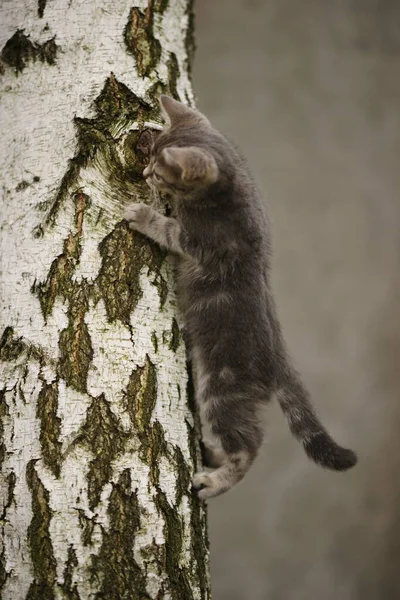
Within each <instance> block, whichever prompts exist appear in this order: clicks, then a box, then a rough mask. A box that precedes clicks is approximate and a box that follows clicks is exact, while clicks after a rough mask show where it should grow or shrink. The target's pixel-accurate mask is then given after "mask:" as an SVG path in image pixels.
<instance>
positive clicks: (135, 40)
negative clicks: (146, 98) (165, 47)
mask: <svg viewBox="0 0 400 600" xmlns="http://www.w3.org/2000/svg"><path fill="white" fill-rule="evenodd" d="M153 11H154V7H153V1H152V0H149V3H148V6H147V8H146V10H145V12H143V11H141V10H140V9H139V8H137V7H134V8H132V9H131V12H130V14H129V19H128V23H127V24H126V27H125V32H124V39H125V46H126V49H127V50H128V52H130V53H131V54H133V56H134V57H135V60H136V67H137V72H138V74H139V76H140V77H144V76H148V75H150V74H151V73H152V72H153V70H154V69H155V67H156V66H157V64H158V62H159V60H160V56H161V45H160V42H159V41H158V40H157V39H156V38H155V37H154V31H153Z"/></svg>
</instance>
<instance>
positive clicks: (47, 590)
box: [26, 460, 57, 600]
mask: <svg viewBox="0 0 400 600" xmlns="http://www.w3.org/2000/svg"><path fill="white" fill-rule="evenodd" d="M26 481H27V484H28V487H29V490H30V492H31V494H32V514H33V516H32V520H31V523H30V525H29V527H28V544H29V548H30V553H31V561H32V568H33V576H34V579H33V582H32V583H31V585H30V587H29V591H28V594H27V596H26V600H53V599H54V585H55V582H56V577H57V571H56V560H55V558H54V554H53V546H52V543H51V538H50V532H49V527H50V521H51V510H50V506H49V493H48V491H47V490H46V488H45V487H44V485H43V484H42V482H41V481H40V479H39V477H38V475H37V473H36V470H35V460H31V461H29V463H28V465H27V468H26Z"/></svg>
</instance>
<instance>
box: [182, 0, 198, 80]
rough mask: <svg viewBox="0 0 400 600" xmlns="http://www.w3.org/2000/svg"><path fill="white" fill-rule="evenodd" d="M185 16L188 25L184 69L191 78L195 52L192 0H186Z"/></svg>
mask: <svg viewBox="0 0 400 600" xmlns="http://www.w3.org/2000/svg"><path fill="white" fill-rule="evenodd" d="M186 14H187V18H188V25H187V29H186V37H185V48H186V54H187V61H186V67H187V71H188V74H189V76H191V74H192V65H193V60H194V55H195V52H196V40H195V36H194V26H195V13H194V0H188V4H187V10H186Z"/></svg>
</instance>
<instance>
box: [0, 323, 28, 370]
mask: <svg viewBox="0 0 400 600" xmlns="http://www.w3.org/2000/svg"><path fill="white" fill-rule="evenodd" d="M25 350H26V345H25V344H24V342H23V340H22V337H20V338H17V337H15V336H14V329H13V328H12V327H6V328H5V329H4V331H3V333H2V336H1V339H0V360H4V361H9V362H12V361H15V360H17V358H18V357H19V356H20V355H21V354H22V353H23V352H25Z"/></svg>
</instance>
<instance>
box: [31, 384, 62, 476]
mask: <svg viewBox="0 0 400 600" xmlns="http://www.w3.org/2000/svg"><path fill="white" fill-rule="evenodd" d="M57 409H58V381H54V382H53V383H49V384H48V383H46V382H45V381H43V385H42V389H41V390H40V392H39V395H38V400H37V406H36V416H37V417H38V419H39V420H40V436H39V440H40V444H41V446H42V456H43V461H44V463H45V465H46V466H47V467H49V469H50V470H51V471H52V472H53V474H54V475H55V476H56V477H58V476H59V475H60V468H61V446H62V444H61V442H60V441H59V438H60V431H61V419H60V418H59V417H58V416H57Z"/></svg>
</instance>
